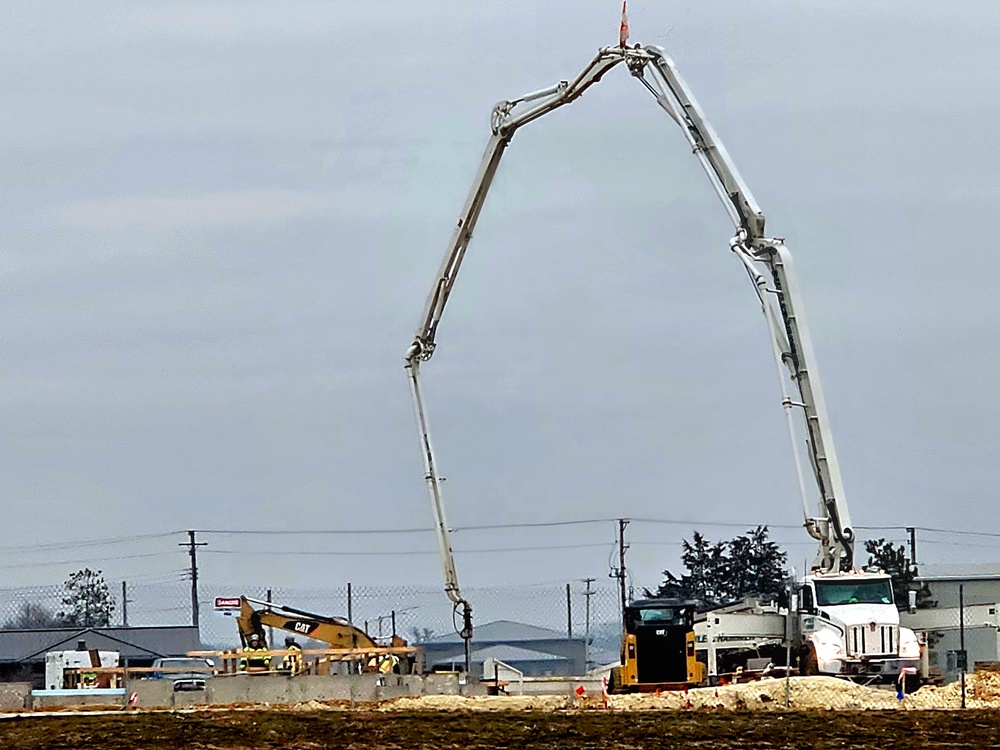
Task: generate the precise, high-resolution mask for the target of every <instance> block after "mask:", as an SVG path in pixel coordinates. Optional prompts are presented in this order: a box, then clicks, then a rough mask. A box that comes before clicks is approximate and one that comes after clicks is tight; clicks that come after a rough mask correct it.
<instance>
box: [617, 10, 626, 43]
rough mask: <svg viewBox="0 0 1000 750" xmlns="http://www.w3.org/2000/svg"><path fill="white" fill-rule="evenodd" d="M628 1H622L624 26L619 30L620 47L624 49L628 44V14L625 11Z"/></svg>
mask: <svg viewBox="0 0 1000 750" xmlns="http://www.w3.org/2000/svg"><path fill="white" fill-rule="evenodd" d="M626 2H628V0H622V25H621V26H620V27H619V29H618V46H619V47H624V46H625V44H626V43H627V42H628V13H626V11H625V3H626Z"/></svg>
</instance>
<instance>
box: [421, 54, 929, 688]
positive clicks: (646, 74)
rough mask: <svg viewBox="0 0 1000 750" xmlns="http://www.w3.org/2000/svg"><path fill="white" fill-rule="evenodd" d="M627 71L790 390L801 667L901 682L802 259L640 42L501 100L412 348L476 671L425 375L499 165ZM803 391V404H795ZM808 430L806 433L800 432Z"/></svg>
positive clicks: (897, 641) (444, 553) (449, 557)
mask: <svg viewBox="0 0 1000 750" xmlns="http://www.w3.org/2000/svg"><path fill="white" fill-rule="evenodd" d="M620 63H625V65H626V67H627V68H628V70H629V72H630V73H631V74H632V76H633V77H635V78H636V79H638V81H639V82H640V83H641V84H642V85H643V86H644V87H645V88H646V89H647V90H648V91H649V92H650V93H651V94H652V95H653V97H654V98H655V100H656V103H657V104H658V105H659V106H660V107H661V108H662V109H663V111H664V112H665V113H666V114H667V116H668V117H670V119H671V120H673V121H674V123H676V124H677V125H679V126H680V128H681V132H682V133H683V134H684V137H685V139H686V140H687V143H688V145H689V146H690V147H691V150H692V152H693V153H694V155H695V157H696V158H697V159H698V162H699V163H700V164H701V166H702V168H703V169H704V171H705V174H706V176H707V177H708V179H709V182H710V183H711V185H712V188H713V189H714V190H715V193H716V195H717V196H718V197H719V199H720V200H721V201H722V204H723V206H724V208H725V210H726V213H727V214H728V215H729V218H730V220H731V221H732V223H733V226H734V228H735V233H734V234H733V236H732V238H731V239H730V240H729V249H730V250H731V251H732V252H733V254H734V255H735V256H736V258H737V259H738V260H739V261H740V263H741V265H742V266H743V268H744V269H745V270H746V272H747V274H748V275H749V278H750V280H751V282H752V283H753V286H754V290H755V292H756V294H757V298H758V300H759V301H760V304H761V308H762V310H763V313H764V319H765V321H766V323H767V326H768V329H769V333H770V339H771V350H772V354H773V357H774V362H775V365H776V368H777V371H778V378H779V382H780V384H781V405H782V407H783V409H784V412H785V418H786V423H787V427H788V433H789V436H790V439H791V447H792V455H793V459H794V463H795V467H796V473H797V479H798V489H799V494H800V497H801V499H802V507H803V513H804V516H805V520H804V526H805V529H806V531H807V532H808V533H809V535H810V536H812V537H813V538H814V539H816V540H817V541H818V542H819V550H818V553H817V555H816V558H815V560H814V562H813V564H812V568H811V571H810V572H809V573H807V574H806V575H805V576H804V577H803V580H802V581H800V582H799V584H798V586H799V592H800V596H799V597H797V599H798V600H799V601H800V602H802V603H803V604H802V607H801V609H798V610H797V611H795V612H792V613H790V614H789V618H790V619H792V620H794V623H793V624H794V627H793V628H792V630H793V631H794V633H795V635H794V636H793V638H794V645H795V649H796V651H797V652H798V654H799V657H800V666H801V667H802V669H803V671H805V672H811V673H824V674H835V675H840V674H845V675H846V674H850V673H856V672H864V673H867V674H871V673H876V674H879V675H884V676H886V677H887V678H892V679H894V678H895V676H896V675H897V674H898V673H899V672H900V670H902V669H903V668H904V667H916V666H917V665H918V663H919V660H920V649H919V644H918V642H917V640H916V637H915V635H914V633H913V632H912V631H910V630H908V629H906V628H900V626H899V615H898V612H897V610H896V608H895V606H893V602H892V595H891V586H889V577H888V576H887V575H886V574H884V573H879V572H867V571H862V570H857V569H856V568H855V559H854V544H855V535H854V529H853V527H852V525H851V517H850V513H849V512H848V508H847V501H846V499H845V496H844V488H843V484H842V482H841V478H840V468H839V465H838V463H837V455H836V452H835V450H834V445H833V439H832V437H831V433H830V426H829V420H828V417H827V411H826V404H825V401H824V399H823V392H822V389H821V387H820V381H819V374H818V370H817V367H816V360H815V356H814V354H813V348H812V341H811V338H810V336H809V331H808V328H807V326H806V320H805V315H804V312H803V308H802V301H801V299H800V296H799V286H798V283H797V280H796V276H795V272H794V267H793V265H792V257H791V254H790V253H789V251H788V249H787V248H786V247H785V243H784V240H783V238H778V237H769V236H768V235H766V234H765V231H764V225H765V220H764V214H763V213H762V212H761V210H760V208H759V207H758V205H757V202H756V201H755V200H754V198H753V196H752V195H751V194H750V191H749V189H748V188H747V186H746V184H745V183H744V182H743V179H742V177H740V174H739V172H738V171H737V170H736V167H735V165H734V164H733V162H732V160H731V159H730V157H729V154H728V153H727V152H726V149H725V147H724V146H723V145H722V143H721V142H720V141H719V139H718V137H717V136H716V134H715V131H714V130H713V128H712V126H711V125H710V124H709V123H708V121H707V120H706V119H705V116H704V114H703V113H702V111H701V108H700V107H699V106H698V104H697V102H696V101H695V99H694V97H693V95H692V94H691V91H690V89H689V88H688V86H687V84H686V83H685V82H684V80H683V79H682V78H681V76H680V74H679V73H678V71H677V68H676V67H675V66H674V63H673V61H672V60H671V59H670V58H669V57H667V55H666V53H665V52H664V51H663V49H662V48H660V47H655V46H642V45H639V44H636V45H634V46H631V47H630V46H626V45H625V44H622V45H621V46H618V47H605V48H602V49H601V50H599V51H598V53H597V55H596V56H595V57H594V59H593V60H591V62H590V63H589V64H588V65H587V67H586V68H584V70H583V71H582V72H581V73H580V74H579V75H578V76H577V77H576V78H574V79H573V80H572V81H560V82H559V83H557V84H555V85H554V86H550V87H548V88H545V89H541V90H539V91H535V92H532V93H530V94H525V95H524V96H522V97H520V98H517V99H511V100H508V101H504V102H500V103H499V104H497V105H496V106H495V107H494V109H493V115H492V118H491V131H492V135H491V137H490V139H489V142H488V143H487V146H486V152H485V154H484V155H483V158H482V161H481V162H480V165H479V170H478V172H477V173H476V177H475V180H474V182H473V184H472V189H471V190H470V191H469V194H468V197H467V199H466V202H465V206H464V208H463V209H462V214H461V215H460V216H459V219H458V222H457V224H456V226H455V229H454V232H453V234H452V237H451V242H450V243H449V246H448V250H447V252H446V254H445V257H444V261H443V263H442V265H441V268H440V270H439V272H438V275H437V278H436V279H435V281H434V285H433V287H432V288H431V292H430V294H429V296H428V298H427V302H426V304H425V306H424V311H423V315H422V316H421V319H420V325H419V327H418V328H417V331H416V335H415V337H414V339H413V342H412V343H411V344H410V346H409V348H408V349H407V351H406V358H405V359H406V361H405V367H406V371H407V373H408V376H409V381H410V387H411V393H412V396H413V403H414V409H415V411H416V416H417V423H418V429H419V434H420V441H421V448H422V453H423V460H424V478H425V481H426V483H427V488H428V491H429V493H430V498H431V506H432V509H433V512H434V522H435V529H436V533H437V540H438V546H439V548H440V553H441V560H442V564H443V567H444V579H445V587H444V588H445V591H446V593H447V595H448V596H449V598H450V599H451V600H452V602H454V605H455V608H456V611H457V610H458V609H461V610H462V613H463V627H462V630H461V635H462V637H463V638H464V639H465V645H466V649H465V651H466V666H467V668H468V658H469V657H468V654H469V639H470V638H471V637H472V608H471V605H470V604H469V602H468V601H467V600H466V599H465V598H464V597H463V596H462V593H461V590H460V588H459V585H458V576H457V573H456V570H455V560H454V553H453V551H452V548H451V541H450V533H449V529H448V524H447V521H446V520H445V511H444V502H443V498H442V494H441V481H440V478H439V477H438V470H437V462H436V457H435V455H434V450H433V447H432V443H431V438H430V428H429V426H428V421H427V409H426V405H425V403H424V400H423V395H422V392H421V388H420V378H419V375H420V366H421V364H422V363H423V362H426V361H428V360H429V359H430V358H431V357H432V356H433V354H434V350H435V347H436V346H437V341H436V337H437V329H438V324H439V323H440V321H441V317H442V315H443V313H444V309H445V305H446V304H447V302H448V298H449V297H450V295H451V292H452V290H453V288H454V286H455V282H456V280H457V278H458V272H459V269H460V268H461V264H462V261H463V259H464V257H465V253H466V250H467V249H468V246H469V242H470V240H471V239H472V234H473V231H474V230H475V227H476V222H477V221H478V219H479V216H480V213H481V211H482V208H483V205H484V203H485V201H486V195H487V193H488V191H489V189H490V185H491V184H492V182H493V178H494V176H495V174H496V171H497V167H498V166H499V164H500V158H501V157H502V156H503V153H504V151H505V150H506V149H507V146H508V145H510V142H511V139H512V138H513V137H514V134H515V132H517V130H518V128H520V127H521V126H523V125H526V124H528V123H529V122H532V121H534V120H537V119H538V118H540V117H542V116H543V115H545V114H547V113H549V112H551V111H553V110H555V109H558V108H559V107H561V106H563V105H565V104H569V103H570V102H573V101H575V100H576V99H578V98H579V97H580V96H581V95H582V94H583V93H584V92H585V91H586V90H587V89H588V88H590V87H591V86H593V85H594V84H595V83H597V82H598V81H599V80H600V79H601V78H602V77H603V76H604V74H605V73H607V72H608V71H610V70H611V69H612V68H614V67H615V66H617V65H619V64H620ZM793 393H797V396H795V397H793V395H792V394H793ZM796 414H797V415H799V418H798V419H797V418H796ZM797 423H799V424H800V425H801V426H800V427H798V428H797V427H796V424H797ZM797 430H804V438H805V444H806V451H807V454H808V461H807V463H808V466H809V469H810V471H811V473H812V476H813V478H814V480H815V484H816V497H815V499H814V501H811V500H810V495H809V493H807V490H806V482H805V479H804V473H805V471H804V469H803V466H802V463H803V459H802V456H801V455H800V451H799V438H798V437H797ZM811 502H814V503H815V506H816V509H817V510H816V512H812V511H811V510H810V504H811ZM849 588H850V589H852V590H853V591H854V592H855V594H854V595H848V593H849V592H848V591H847V589H849ZM885 592H888V593H885ZM640 658H641V655H640ZM710 671H711V665H710Z"/></svg>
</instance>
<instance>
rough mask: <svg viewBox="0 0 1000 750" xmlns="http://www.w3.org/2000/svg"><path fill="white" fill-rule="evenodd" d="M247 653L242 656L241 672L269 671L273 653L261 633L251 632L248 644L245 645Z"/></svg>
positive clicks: (244, 650) (244, 648)
mask: <svg viewBox="0 0 1000 750" xmlns="http://www.w3.org/2000/svg"><path fill="white" fill-rule="evenodd" d="M243 653H244V654H245V655H244V656H243V657H241V658H240V661H239V668H240V671H241V672H268V671H270V669H271V654H270V652H269V651H268V650H267V644H266V643H264V639H263V638H261V637H260V634H259V633H251V634H250V637H249V638H247V645H246V646H244V647H243Z"/></svg>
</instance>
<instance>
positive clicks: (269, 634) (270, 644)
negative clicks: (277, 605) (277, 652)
mask: <svg viewBox="0 0 1000 750" xmlns="http://www.w3.org/2000/svg"><path fill="white" fill-rule="evenodd" d="M267 611H268V612H270V611H271V589H268V590H267ZM265 645H266V646H267V647H268V648H274V628H272V627H271V626H270V625H268V627H267V643H266V644H265Z"/></svg>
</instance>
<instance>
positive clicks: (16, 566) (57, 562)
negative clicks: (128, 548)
mask: <svg viewBox="0 0 1000 750" xmlns="http://www.w3.org/2000/svg"><path fill="white" fill-rule="evenodd" d="M174 554H177V553H175V552H144V553H141V554H138V555H116V556H113V557H92V558H88V559H85V560H49V561H47V562H32V563H17V564H14V565H0V570H18V569H22V568H50V567H53V566H56V565H83V564H86V563H106V562H109V561H113V560H140V559H143V558H148V557H162V556H163V555H174Z"/></svg>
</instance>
